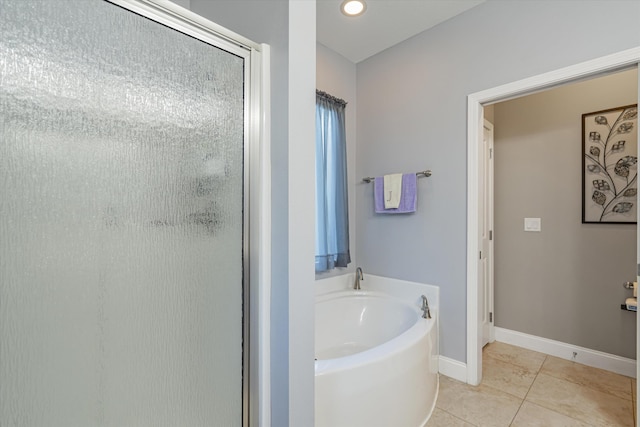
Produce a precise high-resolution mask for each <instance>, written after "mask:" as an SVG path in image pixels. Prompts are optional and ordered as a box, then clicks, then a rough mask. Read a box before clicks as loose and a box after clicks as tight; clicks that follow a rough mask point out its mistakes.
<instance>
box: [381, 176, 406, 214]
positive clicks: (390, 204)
mask: <svg viewBox="0 0 640 427" xmlns="http://www.w3.org/2000/svg"><path fill="white" fill-rule="evenodd" d="M401 195H402V174H401V173H394V174H391V175H385V176H384V208H385V209H397V208H398V206H400V196H401Z"/></svg>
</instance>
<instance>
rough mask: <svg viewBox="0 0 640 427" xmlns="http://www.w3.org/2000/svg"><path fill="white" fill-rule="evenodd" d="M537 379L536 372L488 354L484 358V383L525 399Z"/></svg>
mask: <svg viewBox="0 0 640 427" xmlns="http://www.w3.org/2000/svg"><path fill="white" fill-rule="evenodd" d="M535 379H536V374H535V372H531V371H529V370H528V369H526V368H523V367H521V366H517V365H514V364H512V363H508V362H503V361H502V360H499V359H495V358H493V357H492V356H489V355H488V354H485V357H484V358H483V359H482V384H484V385H488V386H490V387H493V388H496V389H498V390H501V391H504V392H506V393H509V394H513V395H514V396H516V397H519V398H520V399H524V397H525V396H526V395H527V392H528V391H529V387H531V384H533V380H535Z"/></svg>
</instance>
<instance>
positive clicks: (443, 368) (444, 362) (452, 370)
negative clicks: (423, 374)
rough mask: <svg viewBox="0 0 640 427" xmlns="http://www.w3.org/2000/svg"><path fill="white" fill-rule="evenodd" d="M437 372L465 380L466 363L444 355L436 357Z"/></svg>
mask: <svg viewBox="0 0 640 427" xmlns="http://www.w3.org/2000/svg"><path fill="white" fill-rule="evenodd" d="M438 372H440V373H441V374H442V375H446V376H447V377H449V378H453V379H454V380H458V381H461V382H463V383H465V382H467V364H466V363H462V362H459V361H457V360H455V359H450V358H448V357H446V356H440V357H439V358H438Z"/></svg>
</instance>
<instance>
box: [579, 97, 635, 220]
mask: <svg viewBox="0 0 640 427" xmlns="http://www.w3.org/2000/svg"><path fill="white" fill-rule="evenodd" d="M582 117H583V131H584V133H583V138H584V141H583V143H584V146H583V153H584V165H583V167H584V175H585V176H584V181H583V186H584V188H583V189H584V191H585V194H584V196H583V197H585V200H584V206H583V222H635V221H636V219H635V216H636V215H635V211H636V197H637V196H638V189H637V179H638V155H637V154H636V152H637V149H636V147H635V143H630V144H627V143H626V142H627V141H635V140H636V139H637V119H638V107H637V105H632V106H627V107H620V108H615V109H611V110H605V111H600V112H597V113H591V114H583V116H582ZM588 183H590V184H591V185H590V187H591V188H590V189H589V188H588V187H587V185H588ZM589 193H590V194H589ZM589 195H590V196H591V197H590V199H591V200H587V199H586V197H588V196H589Z"/></svg>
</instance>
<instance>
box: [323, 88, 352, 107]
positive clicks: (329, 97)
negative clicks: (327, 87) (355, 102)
mask: <svg viewBox="0 0 640 427" xmlns="http://www.w3.org/2000/svg"><path fill="white" fill-rule="evenodd" d="M316 96H319V97H322V98H324V99H327V100H329V101H332V102H335V103H336V104H340V105H342V106H346V105H347V101H345V100H344V99H340V98H337V97H335V96H333V95H330V94H328V93H327V92H323V91H321V90H318V89H316Z"/></svg>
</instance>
